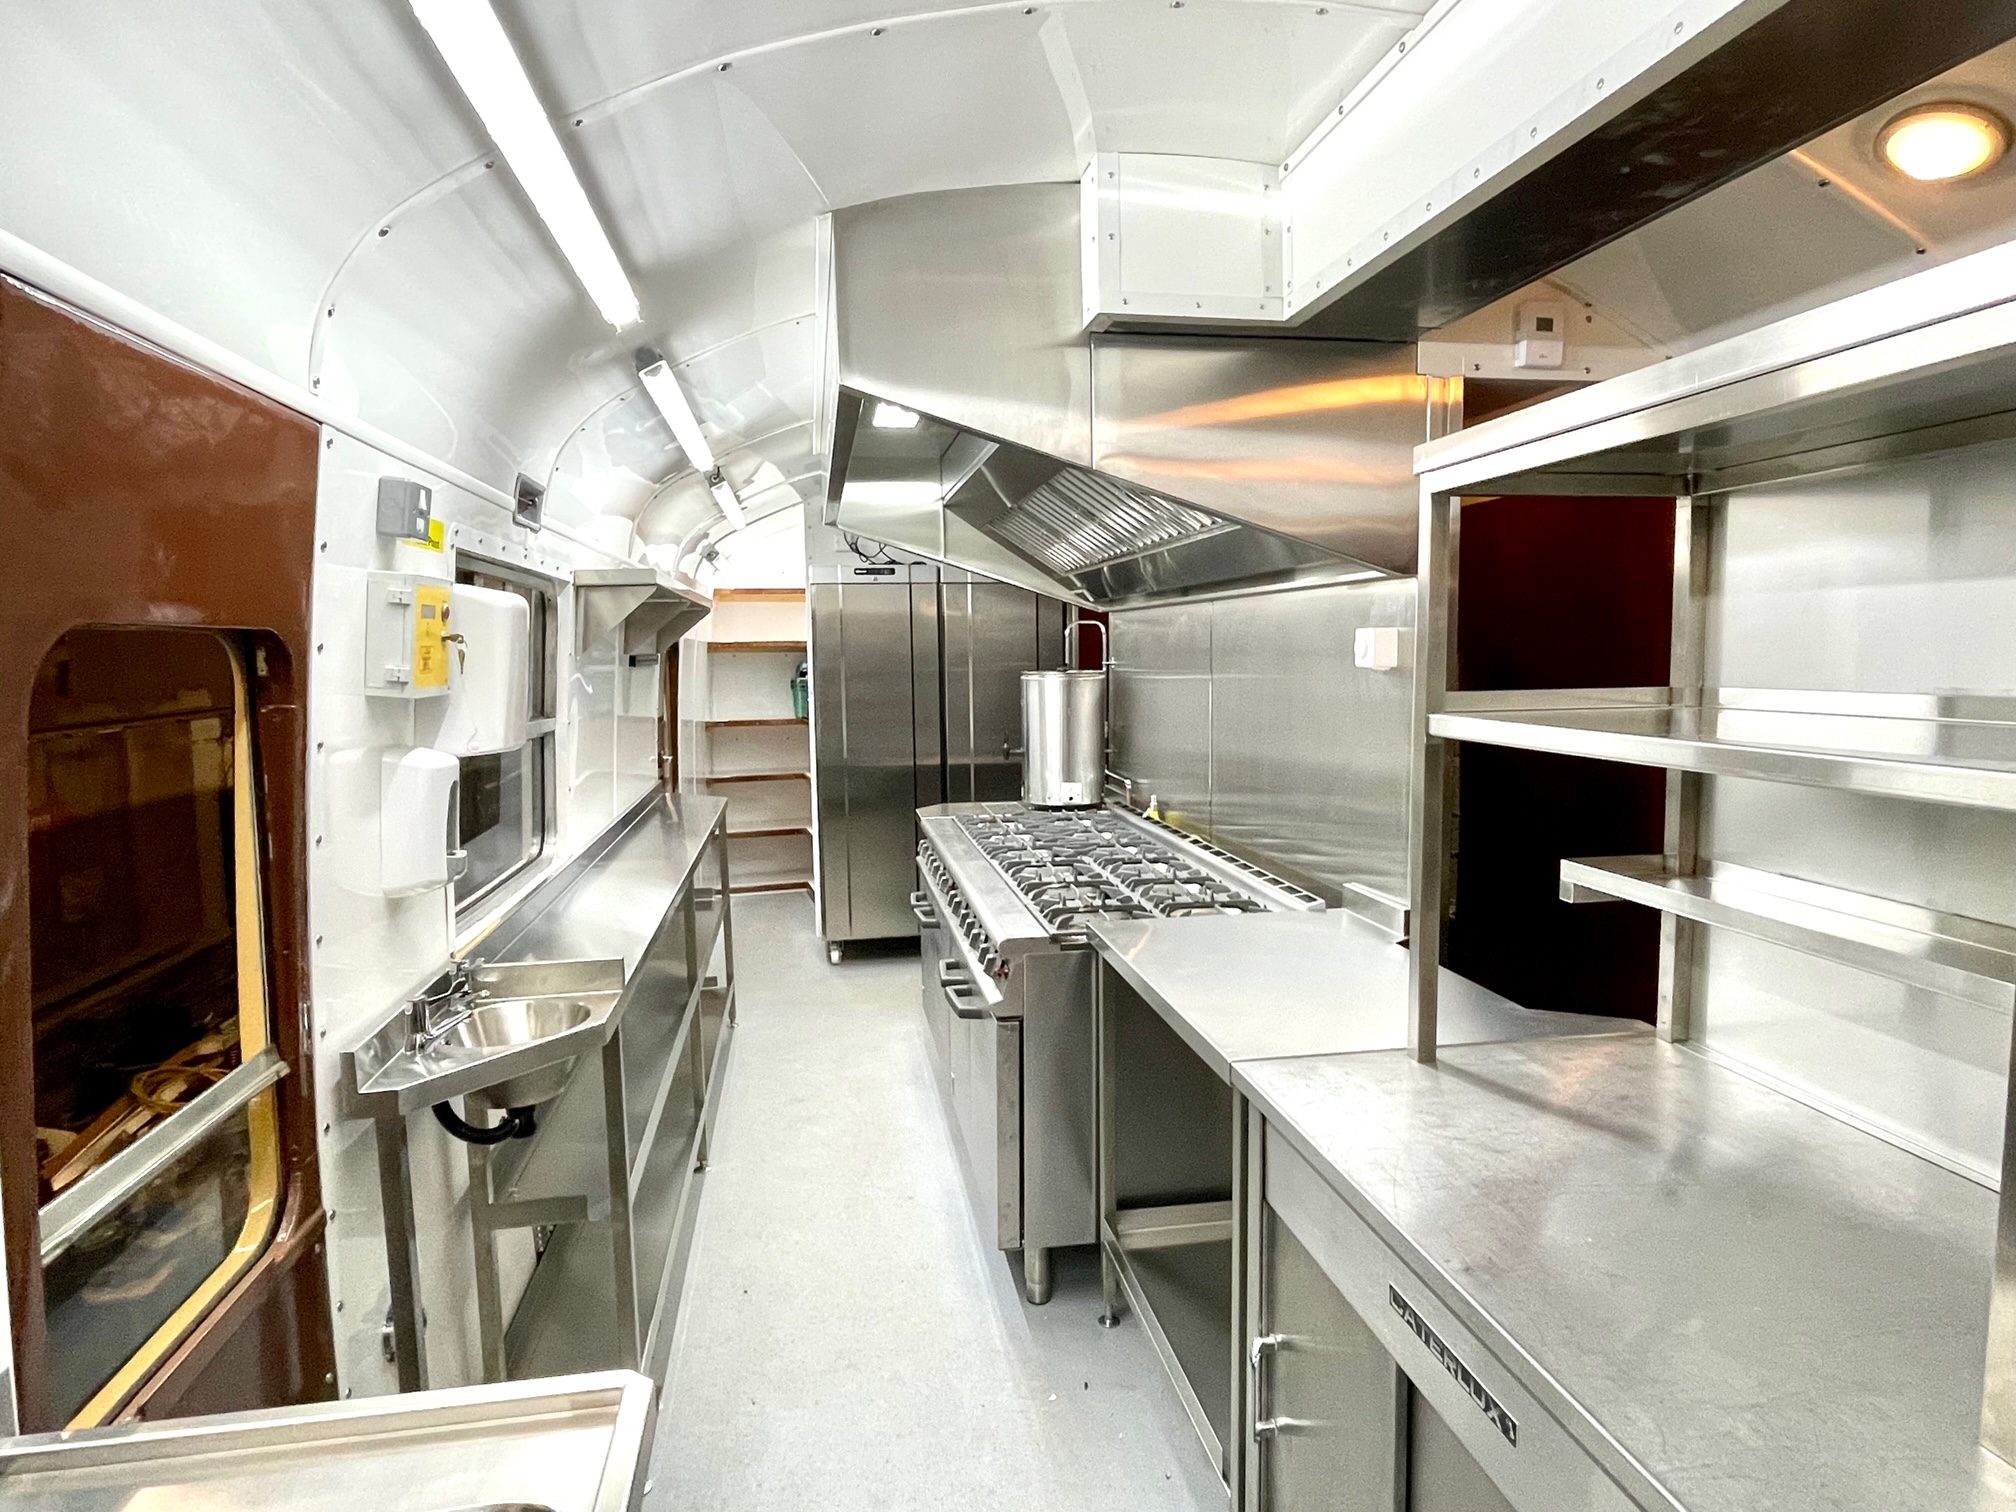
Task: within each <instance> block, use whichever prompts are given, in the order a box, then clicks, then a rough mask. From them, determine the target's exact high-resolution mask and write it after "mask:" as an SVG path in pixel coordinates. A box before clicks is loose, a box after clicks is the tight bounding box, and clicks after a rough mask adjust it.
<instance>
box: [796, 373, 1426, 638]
mask: <svg viewBox="0 0 2016 1512" xmlns="http://www.w3.org/2000/svg"><path fill="white" fill-rule="evenodd" d="M1406 350H1407V353H1408V359H1409V366H1410V367H1411V360H1412V348H1411V347H1410V348H1407V349H1406ZM1410 376H1411V375H1410ZM1420 382H1421V384H1422V386H1423V387H1424V388H1425V386H1426V385H1427V384H1428V383H1429V382H1430V380H1420ZM1424 407H1425V406H1423V405H1422V404H1421V403H1420V402H1419V401H1416V403H1415V404H1414V406H1413V410H1414V415H1415V417H1416V418H1415V419H1414V422H1413V424H1412V425H1411V426H1408V427H1407V429H1406V430H1405V432H1404V435H1403V436H1401V437H1396V438H1394V439H1395V441H1396V445H1395V446H1394V447H1393V452H1394V456H1393V459H1392V464H1391V467H1390V468H1389V470H1392V471H1393V473H1394V476H1393V477H1392V478H1391V479H1383V478H1381V479H1376V480H1371V481H1374V484H1375V489H1376V488H1377V485H1379V484H1385V485H1386V489H1385V491H1386V492H1388V493H1389V494H1390V495H1391V500H1390V501H1381V502H1382V503H1386V504H1387V505H1388V507H1387V508H1384V509H1379V510H1371V511H1368V510H1366V509H1365V508H1364V506H1365V503H1366V499H1365V497H1364V488H1363V481H1366V480H1358V481H1359V482H1360V487H1359V488H1358V489H1357V490H1346V489H1339V490H1337V491H1336V492H1335V493H1334V494H1333V499H1334V500H1335V505H1336V506H1337V507H1336V508H1335V512H1333V513H1330V514H1328V515H1319V516H1311V515H1310V514H1309V510H1308V502H1309V501H1308V500H1306V499H1303V498H1297V497H1293V495H1295V494H1299V493H1300V492H1301V491H1302V490H1305V489H1307V488H1308V487H1309V485H1310V483H1311V482H1312V481H1320V480H1321V479H1322V478H1323V477H1324V476H1325V475H1326V474H1327V473H1328V472H1330V471H1332V470H1331V469H1326V468H1324V467H1323V466H1321V465H1320V462H1314V463H1311V462H1309V459H1306V458H1305V459H1302V460H1303V461H1304V462H1305V463H1308V465H1307V466H1306V468H1305V471H1306V472H1307V473H1308V474H1309V476H1304V477H1299V478H1298V477H1290V478H1289V479H1288V481H1287V483H1286V485H1285V486H1286V488H1287V489H1288V492H1289V495H1290V496H1288V497H1275V495H1279V494H1280V493H1281V490H1282V488H1283V486H1284V485H1282V484H1269V483H1268V482H1266V481H1264V479H1265V475H1266V474H1267V472H1269V471H1270V469H1268V468H1264V467H1250V466H1249V467H1245V468H1242V467H1241V466H1240V463H1239V459H1238V458H1237V456H1236V455H1230V456H1228V457H1227V459H1226V460H1225V462H1224V463H1223V465H1222V467H1221V468H1220V471H1221V472H1222V473H1223V475H1224V476H1226V477H1238V476H1240V475H1241V474H1242V473H1245V472H1251V473H1255V474H1258V475H1260V476H1261V478H1262V479H1263V481H1258V482H1250V483H1248V484H1246V485H1245V486H1244V487H1243V488H1242V489H1241V490H1240V491H1239V499H1238V504H1239V513H1234V512H1233V511H1232V510H1231V509H1228V508H1227V507H1226V503H1225V502H1224V501H1221V500H1219V499H1216V498H1212V499H1208V500H1207V499H1202V498H1199V497H1198V496H1197V495H1198V493H1199V492H1208V490H1199V489H1196V488H1194V487H1193V488H1184V489H1181V490H1179V489H1178V488H1175V487H1171V486H1168V484H1166V483H1162V484H1161V485H1160V486H1152V487H1151V486H1149V485H1148V484H1147V483H1144V482H1143V481H1141V480H1140V479H1139V478H1134V477H1128V476H1125V475H1123V474H1121V473H1119V472H1116V471H1108V470H1105V469H1102V468H1093V467H1086V466H1083V465H1080V464H1077V463H1073V462H1070V461H1066V460H1064V459H1062V458H1059V457H1056V456H1053V455H1051V454H1050V453H1048V452H1045V451H1042V450H1039V449H1037V448H1035V447H1031V446H1026V445H1021V444H1018V443H1017V442H1014V441H1010V440H1005V439H1003V438H1001V437H999V436H995V435H989V434H986V433H984V432H982V431H980V430H977V429H975V428H972V427H970V426H966V425H962V424H960V423H959V422H957V421H956V420H953V419H950V418H947V417H945V416H943V415H938V414H933V413H929V412H926V411H923V410H918V409H915V408H913V407H912V406H911V405H910V404H905V403H903V402H902V401H901V400H899V399H894V398H888V397H884V396H882V395H879V394H876V393H872V392H868V391H865V390H862V389H857V388H854V387H852V386H848V385H843V386H842V387H841V389H840V392H839V398H838V403H837V406H836V409H835V426H834V447H833V467H832V471H831V473H830V476H829V482H828V490H827V500H826V510H825V518H826V521H827V523H828V524H831V525H833V526H836V527H837V528H839V529H841V530H844V531H847V532H849V533H850V534H854V535H859V536H862V537H865V538H866V539H868V540H871V541H876V542H880V543H882V544H884V545H887V546H890V547H893V548H895V549H897V550H902V551H909V552H913V553H915V554H916V555H919V556H923V557H928V558H930V559H932V560H934V561H938V562H941V563H944V564H946V565H949V566H953V567H958V568H962V569H964V570H966V571H970V572H976V573H980V574H982V575H984V576H987V577H990V578H994V579H996V580H998V581H1001V582H1005V583H1012V584H1014V585H1016V586H1018V587H1022V588H1027V589H1030V590H1032V591H1034V592H1037V593H1042V594H1047V595H1050V596H1051V597H1054V598H1060V599H1064V600H1066V601H1068V602H1071V603H1075V604H1078V605H1081V606H1083V607H1087V608H1094V609H1121V608H1131V607H1137V606H1142V605H1147V604H1153V603H1164V602H1170V601H1174V600H1181V599H1196V598H1200V597H1206V596H1212V597H1216V596H1222V595H1226V594H1233V593H1251V592H1260V591H1265V590H1277V589H1283V588H1291V587H1304V586H1313V585H1317V584H1323V583H1335V582H1350V581H1355V580H1359V579H1365V578H1372V577H1384V576H1392V575H1405V574H1408V573H1411V572H1412V570H1413V567H1414V548H1415V542H1414V540H1413V537H1412V533H1411V531H1410V530H1408V529H1406V528H1399V522H1398V519H1397V517H1396V516H1394V515H1393V513H1392V507H1391V505H1392V503H1396V502H1398V501H1403V500H1404V503H1405V506H1406V512H1407V513H1408V514H1410V515H1411V508H1412V502H1413V495H1412V490H1411V488H1409V487H1408V486H1407V485H1406V483H1405V482H1404V481H1402V478H1403V475H1402V473H1401V472H1400V471H1399V468H1400V466H1401V460H1400V457H1401V453H1403V452H1405V451H1406V450H1407V449H1408V448H1409V447H1411V445H1412V443H1413V442H1414V441H1416V440H1419V439H1422V438H1423V437H1424V436H1425V434H1426V431H1425V429H1424V428H1423V422H1422V421H1421V419H1420V418H1419V417H1420V416H1421V414H1422V413H1423V409H1424ZM878 408H879V409H880V410H881V412H882V414H883V415H884V416H885V417H888V418H891V419H899V418H902V417H904V416H905V415H906V414H907V415H915V416H916V419H915V421H914V423H906V424H903V425H900V426H899V425H894V424H889V423H883V424H877V423H876V416H877V411H878ZM1387 419H1388V420H1389V423H1390V417H1387ZM1275 439H1277V440H1278V435H1277V436H1276V437H1275ZM1229 450H1230V449H1229V448H1228V451H1229ZM1291 471H1292V470H1291ZM1158 481H1159V480H1158ZM1221 486H1222V485H1221ZM1354 493H1355V495H1356V497H1352V495H1353V494H1354ZM1282 505H1285V506H1287V507H1280V506H1282ZM1346 505H1356V506H1357V510H1358V512H1357V513H1356V514H1355V515H1354V514H1353V513H1352V512H1351V510H1350V509H1348V508H1346V507H1344V506H1346ZM1242 515H1251V516H1256V517H1259V518H1242V517H1241V516H1242ZM1270 517H1271V518H1270ZM1262 519H1266V520H1268V523H1261V520H1262ZM1408 523H1411V521H1409V522H1408ZM1298 525H1299V526H1300V528H1299V529H1297V528H1295V527H1296V526H1298ZM1284 527H1286V528H1284ZM1352 548H1355V550H1354V549H1352Z"/></svg>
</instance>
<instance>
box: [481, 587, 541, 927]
mask: <svg viewBox="0 0 2016 1512" xmlns="http://www.w3.org/2000/svg"><path fill="white" fill-rule="evenodd" d="M455 581H456V582H458V583H469V584H473V585H474V586H476V587H478V588H494V589H498V590H500V591H502V592H505V593H515V594H517V595H518V596H519V597H520V598H522V599H524V600H525V601H526V603H527V604H528V605H530V607H531V630H530V634H531V642H532V643H531V646H530V648H529V655H528V658H527V662H526V665H527V667H528V669H529V672H530V677H529V682H530V693H529V700H530V706H529V708H528V709H527V710H526V717H527V726H526V728H527V730H528V731H529V737H528V738H527V740H526V742H525V744H524V745H522V746H520V747H519V748H518V749H517V750H515V751H506V752H504V753H503V754H502V755H497V756H465V757H463V758H462V780H461V785H460V788H459V795H460V806H461V814H460V819H461V829H460V831H459V833H460V835H461V843H462V848H463V850H465V851H466V852H468V856H469V869H468V871H466V872H465V873H464V874H463V876H462V879H461V880H460V881H459V882H457V883H456V886H455V896H456V907H457V909H458V911H460V912H462V913H465V914H467V913H473V912H474V911H475V909H476V907H477V905H479V904H480V903H482V902H483V901H484V900H485V899H486V898H489V897H491V896H492V895H494V894H495V893H496V891H497V889H498V888H499V887H500V886H501V885H502V884H503V883H504V882H506V881H507V880H509V879H510V878H511V877H514V876H516V875H517V874H518V873H519V872H521V871H523V870H524V869H525V868H526V867H528V866H530V865H531V864H532V863H533V862H534V861H537V860H538V859H539V857H540V855H541V854H542V853H543V852H544V850H545V848H546V837H547V832H548V829H549V828H550V823H551V818H552V813H553V801H552V800H553V770H554V748H555V745H556V738H555V735H554V722H553V721H554V707H555V701H556V698H557V690H556V688H555V686H554V682H555V677H556V673H555V670H554V669H555V667H556V665H557V663H558V660H559V658H558V647H557V643H558V632H557V618H558V616H557V615H556V613H555V608H554V598H553V589H552V585H551V584H550V582H549V581H548V580H547V579H544V578H540V577H535V576H532V575H530V574H522V573H519V572H517V571H515V570H513V569H510V568H506V567H503V566H501V565H497V564H493V563H488V562H477V561H473V560H469V559H464V560H463V561H462V563H461V564H460V565H459V566H458V567H457V569H456V572H455Z"/></svg>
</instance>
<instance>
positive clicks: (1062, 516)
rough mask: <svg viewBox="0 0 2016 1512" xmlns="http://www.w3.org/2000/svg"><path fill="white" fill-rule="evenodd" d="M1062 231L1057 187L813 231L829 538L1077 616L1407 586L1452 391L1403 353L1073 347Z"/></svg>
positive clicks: (965, 197) (1069, 248)
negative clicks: (1064, 606)
mask: <svg viewBox="0 0 2016 1512" xmlns="http://www.w3.org/2000/svg"><path fill="white" fill-rule="evenodd" d="M1077 217H1078V204H1077V190H1076V188H1075V186H1071V185H1062V184H1038V185H1020V186H1015V187H1011V188H990V189H972V190H960V191H953V192H947V193H941V194H927V195H915V196H910V197H906V198H903V199H895V200H885V201H882V202H880V203H877V204H873V205H862V206H857V207H855V208H853V209H851V210H847V211H843V212H840V213H839V214H837V215H836V216H835V217H834V259H835V264H834V266H835V273H834V283H835V298H836V321H837V324H838V328H839V336H838V353H839V366H840V372H839V381H840V388H839V398H838V400H837V402H836V404H835V408H834V439H833V465H832V470H831V473H830V474H829V479H828V491H827V499H826V510H825V517H826V520H827V522H828V523H829V524H836V525H839V526H841V527H842V528H844V529H847V530H849V531H853V532H856V533H858V534H860V535H863V536H866V537H867V538H869V539H871V540H876V541H881V542H884V543H887V544H889V545H891V546H895V547H898V548H901V549H904V550H908V551H914V552H916V553H918V554H920V555H924V556H929V557H931V558H932V559H933V560H935V561H939V562H943V563H947V564H949V565H952V566H956V567H963V568H965V569H967V570H969V571H972V572H981V573H985V574H987V575H988V576H990V577H994V578H998V579H1000V580H1002V581H1004V582H1010V583H1015V584H1017V585H1019V586H1022V587H1025V588H1032V589H1035V590H1036V591H1038V592H1042V593H1048V594H1051V595H1052V596H1054V597H1057V598H1061V599H1065V600H1067V601H1070V602H1073V603H1077V604H1081V605H1087V606H1091V607H1096V608H1122V607H1131V606H1135V605H1143V604H1153V603H1161V602H1169V601H1173V600H1177V599H1186V598H1188V599H1195V598H1202V597H1210V596H1217V595H1221V594H1225V593H1230V592H1245V591H1251V590H1254V589H1258V588H1273V589H1280V588H1292V587H1300V586H1308V585H1311V584H1317V583H1327V582H1336V581H1340V580H1345V579H1353V578H1365V577H1375V576H1380V575H1383V574H1406V573H1411V572H1412V571H1413V570H1414V556H1415V550H1416V544H1415V534H1416V532H1415V513H1416V509H1417V506H1418V498H1417V494H1416V491H1415V483H1414V475H1413V450H1414V448H1415V446H1417V445H1418V444H1420V443H1421V442H1423V441H1425V440H1427V439H1429V438H1430V437H1431V436H1432V435H1434V434H1437V433H1439V431H1440V430H1441V429H1443V428H1444V426H1443V421H1444V416H1445V413H1446V412H1447V411H1449V410H1450V409H1451V408H1452V406H1453V404H1454V402H1455V401H1456V399H1457V397H1458V396H1459V395H1460V392H1461V385H1460V383H1458V382H1456V381H1454V380H1447V379H1435V378H1424V377H1422V376H1420V375H1419V374H1417V373H1416V372H1415V365H1416V363H1415V349H1414V347H1413V346H1412V345H1411V344H1407V345H1391V344H1381V343H1375V342H1353V341H1302V340H1284V339H1264V340H1263V339H1254V338H1250V337H1249V338H1238V339H1235V338H1223V337H1221V338H1194V337H1118V338H1109V337H1101V338H1098V339H1096V340H1095V339H1092V338H1090V337H1088V336H1087V335H1086V334H1085V333H1084V331H1083V330H1082V329H1081V326H1080V319H1081V316H1080V310H1079V304H1078V301H1079V282H1078V263H1077V236H1078V222H1077ZM1087 464H1090V465H1089V466H1088V465H1087Z"/></svg>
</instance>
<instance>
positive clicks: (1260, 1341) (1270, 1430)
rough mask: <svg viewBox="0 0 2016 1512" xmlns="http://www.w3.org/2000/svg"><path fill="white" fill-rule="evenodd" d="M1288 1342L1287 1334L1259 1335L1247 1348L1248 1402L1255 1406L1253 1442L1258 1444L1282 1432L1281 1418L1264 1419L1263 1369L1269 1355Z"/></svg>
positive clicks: (1264, 1374) (1277, 1351) (1278, 1351)
mask: <svg viewBox="0 0 2016 1512" xmlns="http://www.w3.org/2000/svg"><path fill="white" fill-rule="evenodd" d="M1287 1342H1288V1336H1287V1335H1286V1334H1278V1333H1269V1334H1260V1335H1257V1336H1256V1337H1255V1338H1254V1340H1253V1342H1252V1343H1251V1344H1249V1345H1248V1346H1247V1348H1246V1400H1247V1401H1249V1402H1251V1403H1252V1404H1253V1442H1254V1443H1256V1444H1258V1443H1262V1442H1264V1441H1266V1440H1267V1439H1271V1438H1273V1437H1274V1435H1275V1434H1277V1433H1279V1432H1280V1431H1281V1420H1280V1419H1279V1418H1272V1417H1263V1416H1262V1415H1261V1414H1262V1413H1263V1411H1264V1410H1265V1409H1264V1407H1263V1405H1262V1392H1263V1391H1264V1390H1265V1387H1264V1385H1263V1384H1262V1383H1263V1381H1264V1379H1265V1376H1266V1372H1265V1371H1264V1370H1263V1369H1262V1368H1261V1367H1262V1366H1263V1365H1264V1364H1265V1363H1266V1361H1267V1357H1268V1356H1269V1355H1273V1354H1278V1353H1280V1351H1281V1346H1282V1345H1283V1344H1286V1343H1287Z"/></svg>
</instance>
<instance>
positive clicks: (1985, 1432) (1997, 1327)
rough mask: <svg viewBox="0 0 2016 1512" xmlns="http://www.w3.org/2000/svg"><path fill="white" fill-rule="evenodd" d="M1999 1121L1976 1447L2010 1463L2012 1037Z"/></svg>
mask: <svg viewBox="0 0 2016 1512" xmlns="http://www.w3.org/2000/svg"><path fill="white" fill-rule="evenodd" d="M2009 1073H2010V1075H2009V1082H2008V1086H2009V1089H2010V1090H2009V1092H2008V1094H2007V1111H2006V1113H2005V1114H2004V1117H2003V1124H2002V1193H2001V1196H2000V1198H1999V1199H1998V1201H1997V1207H1996V1210H1995V1275H1994V1284H1993V1286H1992V1288H1991V1289H1990V1291H1989V1294H1988V1362H1987V1369H1986V1370H1985V1371H1984V1372H1983V1376H1982V1383H1981V1447H1982V1448H1984V1449H1986V1450H1988V1452H1989V1453H1991V1454H1995V1455H1999V1456H2000V1457H2001V1458H2003V1459H2005V1460H2007V1461H2009V1462H2010V1463H2011V1464H2016V1040H2012V1042H2011V1046H2010V1066H2009Z"/></svg>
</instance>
